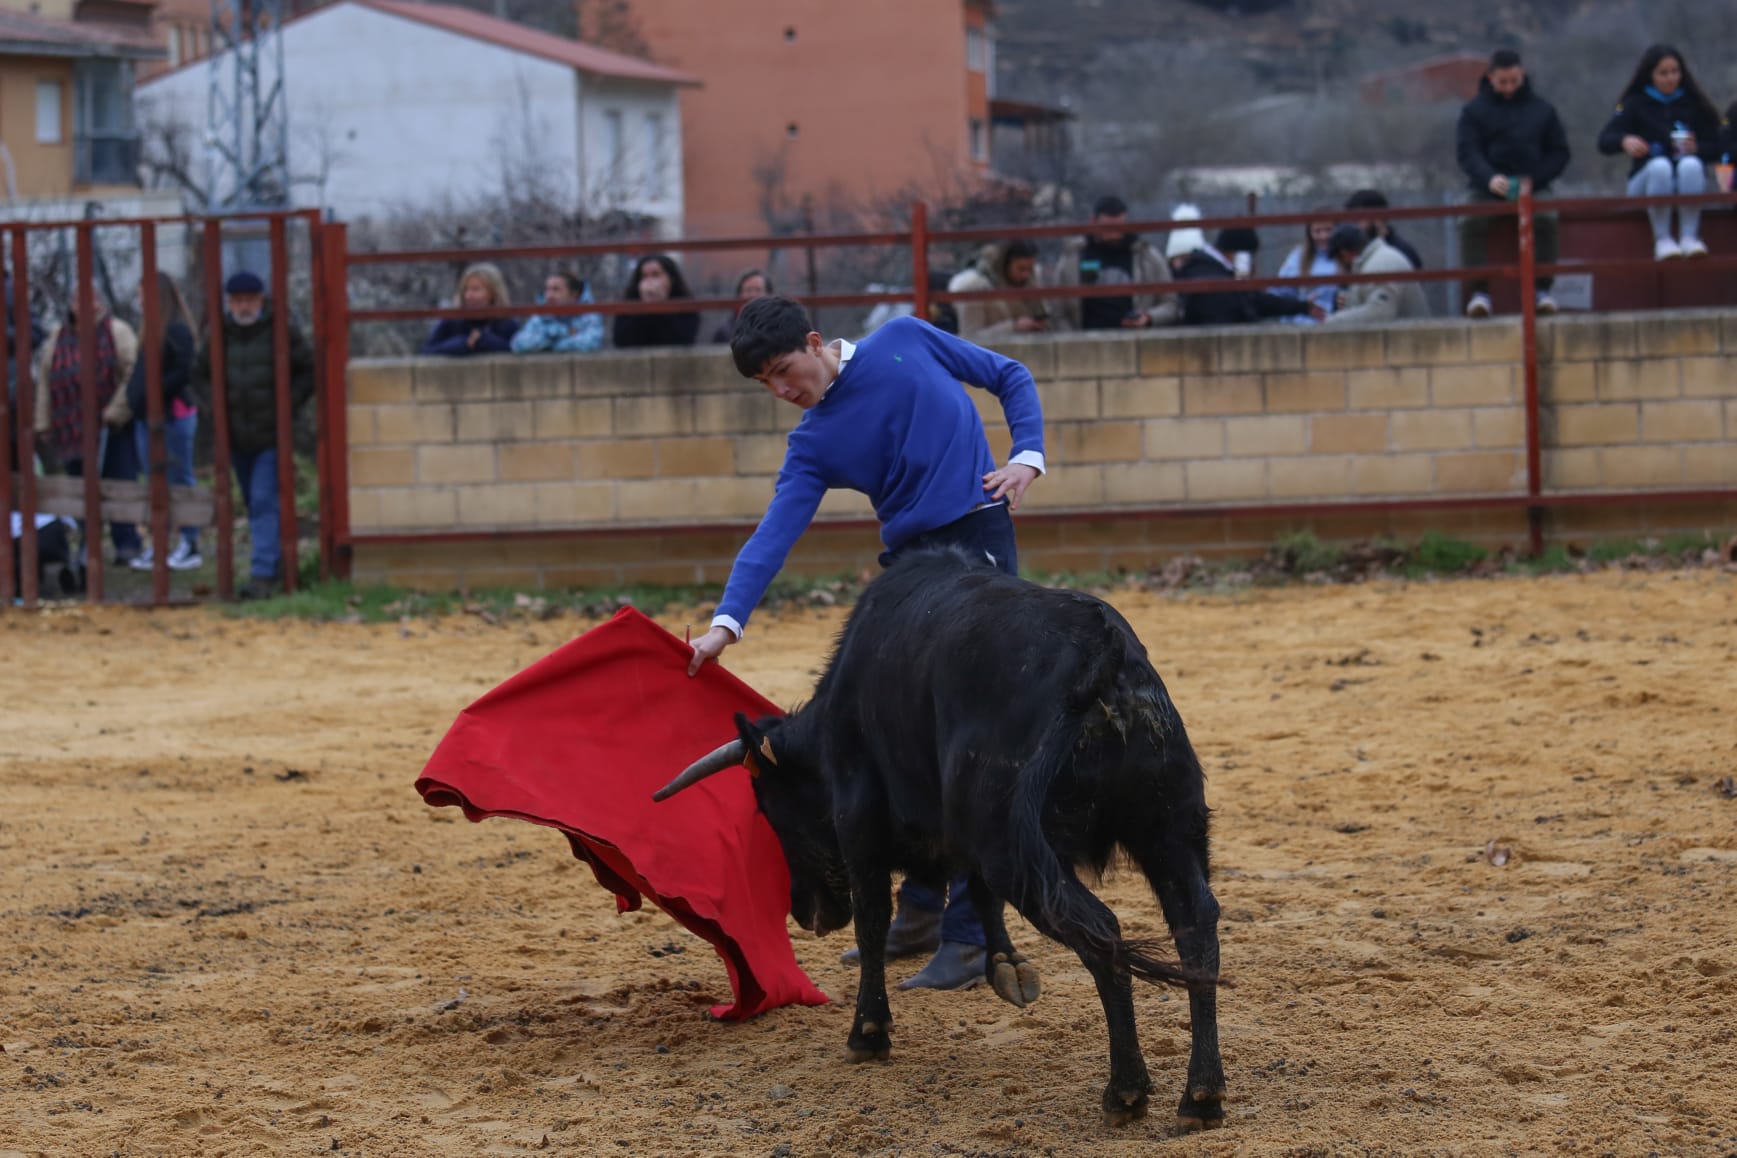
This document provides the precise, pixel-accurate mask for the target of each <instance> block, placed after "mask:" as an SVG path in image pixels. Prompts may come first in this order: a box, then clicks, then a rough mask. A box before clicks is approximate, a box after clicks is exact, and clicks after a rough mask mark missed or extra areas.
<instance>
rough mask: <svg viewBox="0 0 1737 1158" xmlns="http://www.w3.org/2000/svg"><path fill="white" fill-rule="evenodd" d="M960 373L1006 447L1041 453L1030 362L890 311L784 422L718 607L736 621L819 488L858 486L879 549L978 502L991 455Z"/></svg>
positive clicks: (767, 578) (799, 528) (802, 525)
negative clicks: (772, 477)
mask: <svg viewBox="0 0 1737 1158" xmlns="http://www.w3.org/2000/svg"><path fill="white" fill-rule="evenodd" d="M961 382H965V383H969V384H970V385H973V386H980V387H982V388H983V389H985V390H988V391H989V392H990V393H991V394H993V395H995V396H996V397H997V398H998V399H1000V400H1001V408H1002V410H1003V412H1004V413H1005V414H1006V415H1007V424H1008V426H1009V427H1010V428H1011V429H1012V432H1013V454H1014V455H1016V456H1017V455H1019V454H1021V453H1024V452H1028V451H1029V452H1034V453H1036V454H1039V455H1041V454H1042V453H1043V407H1042V406H1041V404H1040V403H1039V402H1038V397H1037V384H1036V383H1035V382H1034V381H1033V380H1032V377H1031V371H1029V370H1027V369H1026V368H1025V367H1024V366H1022V365H1020V364H1019V363H1018V362H1015V361H1014V360H1013V359H1011V358H1007V357H1004V356H1002V355H1000V354H997V353H994V352H993V351H990V350H985V349H983V348H982V347H981V346H975V345H973V344H971V343H970V342H967V341H964V340H963V339H960V338H956V337H953V336H952V335H951V334H946V333H943V332H941V331H940V330H938V329H936V328H935V327H934V326H931V325H929V323H927V322H923V321H918V320H917V319H915V318H895V319H893V320H892V321H890V322H888V323H887V324H886V325H884V326H882V327H881V328H880V329H878V330H876V331H875V332H874V333H873V334H871V335H869V336H868V337H866V338H864V339H863V340H862V341H861V342H859V343H857V346H856V350H855V352H854V353H853V354H852V355H851V358H850V360H849V361H848V362H846V363H845V365H844V367H843V369H841V370H840V371H839V375H838V378H837V379H836V380H835V381H834V382H833V384H832V386H831V388H830V389H829V390H828V391H827V393H826V397H824V398H823V399H821V401H820V402H819V404H817V405H816V406H814V407H812V408H811V409H809V410H808V411H806V412H804V414H803V415H802V420H801V421H800V422H798V423H797V424H796V429H795V430H792V431H791V432H790V440H789V449H788V450H787V451H786V452H785V455H784V466H783V468H782V469H781V470H780V471H779V472H778V483H777V489H776V490H775V492H774V493H773V496H772V503H771V505H770V506H769V507H768V508H767V509H766V515H765V517H764V518H762V519H761V520H760V525H759V526H758V527H756V528H755V529H754V534H753V535H752V536H751V537H750V538H749V539H748V542H747V544H746V545H745V546H743V548H742V550H741V552H740V553H739V554H738V555H737V556H736V563H735V566H734V567H732V568H731V569H730V579H729V582H728V583H727V584H725V586H724V597H723V599H722V600H721V601H720V602H719V603H718V616H719V617H720V618H723V617H728V618H729V619H732V620H734V621H735V622H736V624H738V625H741V624H745V623H747V622H748V616H749V615H750V614H751V613H752V612H753V610H754V607H755V606H756V605H757V604H758V603H759V602H760V598H761V596H763V595H764V594H765V593H766V587H767V585H768V584H770V583H771V582H772V578H773V576H775V575H777V574H778V571H779V569H780V568H781V567H783V566H784V560H785V557H786V556H788V555H789V554H790V549H791V548H792V547H793V546H795V545H796V540H797V539H799V538H801V536H802V532H803V531H805V530H807V529H808V524H809V523H810V522H812V521H813V519H814V513H815V511H816V510H817V509H819V507H820V500H821V498H822V497H823V496H824V495H825V494H826V492H827V491H828V490H831V489H834V488H844V489H848V490H853V491H860V492H861V493H863V494H865V495H867V496H868V497H869V500H870V501H871V502H872V503H873V504H874V509H875V516H876V517H877V518H879V519H880V522H881V541H882V542H883V543H885V544H886V547H887V549H888V550H889V551H896V550H897V549H898V548H899V547H900V546H901V545H903V544H904V543H907V542H909V541H910V540H911V539H913V538H915V537H916V536H917V535H920V534H922V533H923V532H925V531H932V530H934V529H935V528H936V527H941V526H945V525H946V524H948V523H951V522H953V521H954V520H955V519H961V518H964V517H965V516H966V515H968V514H970V513H971V511H973V510H974V509H976V508H977V507H979V506H981V505H983V503H984V502H985V501H986V499H987V495H986V494H985V492H984V490H983V476H984V475H986V474H988V473H989V472H990V471H992V470H994V469H995V467H996V464H995V459H994V458H993V456H992V455H991V454H990V452H989V441H988V439H987V437H986V436H985V435H984V433H983V421H982V419H980V418H979V417H978V416H977V407H976V405H975V404H974V403H973V402H972V401H971V397H970V395H968V394H966V393H965V391H964V390H962V389H960V386H959V384H960V383H961Z"/></svg>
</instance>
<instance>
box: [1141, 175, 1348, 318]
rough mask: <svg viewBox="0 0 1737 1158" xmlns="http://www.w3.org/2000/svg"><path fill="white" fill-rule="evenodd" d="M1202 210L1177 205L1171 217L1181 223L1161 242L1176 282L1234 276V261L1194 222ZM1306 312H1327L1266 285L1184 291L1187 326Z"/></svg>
mask: <svg viewBox="0 0 1737 1158" xmlns="http://www.w3.org/2000/svg"><path fill="white" fill-rule="evenodd" d="M1199 217H1200V212H1199V210H1197V209H1195V208H1194V207H1193V206H1192V205H1183V206H1180V207H1179V208H1178V209H1177V210H1176V213H1175V214H1174V215H1173V218H1172V219H1173V220H1175V221H1177V222H1181V223H1182V224H1180V225H1178V227H1177V228H1175V229H1172V230H1171V231H1170V236H1169V237H1168V238H1167V239H1166V240H1165V243H1164V256H1165V258H1166V259H1167V260H1168V261H1169V262H1170V269H1171V271H1172V272H1173V274H1174V275H1175V278H1176V280H1177V281H1178V282H1190V281H1229V280H1231V279H1232V278H1234V277H1235V276H1236V270H1235V268H1234V266H1233V265H1232V263H1231V262H1230V261H1229V260H1227V259H1226V258H1225V256H1224V255H1223V254H1222V253H1221V252H1219V251H1218V250H1217V249H1215V248H1213V247H1212V246H1210V245H1207V244H1206V234H1205V233H1203V232H1202V231H1201V230H1200V228H1199V227H1198V226H1194V225H1190V224H1187V222H1189V221H1191V220H1199ZM1298 314H1308V315H1310V316H1312V317H1313V318H1314V319H1315V320H1316V321H1320V320H1322V319H1323V318H1324V317H1325V316H1326V314H1325V313H1324V312H1323V311H1322V310H1321V308H1320V307H1319V306H1317V305H1314V304H1313V303H1311V302H1310V301H1309V300H1308V299H1307V298H1292V297H1285V296H1283V295H1281V294H1274V293H1267V292H1266V291H1264V290H1220V291H1217V292H1214V293H1204V294H1201V293H1189V292H1187V291H1186V290H1184V291H1183V293H1182V324H1183V325H1186V326H1240V325H1246V324H1247V323H1250V322H1261V321H1265V320H1266V319H1268V318H1288V317H1295V316H1297V315H1298Z"/></svg>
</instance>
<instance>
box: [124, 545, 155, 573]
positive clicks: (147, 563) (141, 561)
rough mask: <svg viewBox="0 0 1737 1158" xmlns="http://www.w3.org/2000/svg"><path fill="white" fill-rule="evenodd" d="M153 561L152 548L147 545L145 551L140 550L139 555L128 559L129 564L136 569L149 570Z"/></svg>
mask: <svg viewBox="0 0 1737 1158" xmlns="http://www.w3.org/2000/svg"><path fill="white" fill-rule="evenodd" d="M151 562H152V560H151V548H149V547H146V548H145V549H144V550H143V551H140V552H139V553H138V554H137V555H134V556H133V557H132V558H131V559H129V560H128V561H127V566H129V567H131V568H132V569H133V570H135V571H149V570H150V569H151Z"/></svg>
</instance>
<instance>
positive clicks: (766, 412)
mask: <svg viewBox="0 0 1737 1158" xmlns="http://www.w3.org/2000/svg"><path fill="white" fill-rule="evenodd" d="M1000 348H1001V349H1002V350H1003V351H1004V352H1006V353H1007V354H1009V355H1011V356H1013V357H1015V358H1018V359H1020V360H1021V361H1023V362H1024V363H1025V364H1026V365H1027V366H1029V367H1030V369H1031V370H1032V373H1033V375H1034V376H1035V377H1036V379H1037V381H1038V388H1039V392H1040V395H1041V397H1042V399H1043V404H1044V411H1045V419H1046V437H1047V441H1048V452H1049V459H1050V468H1051V469H1050V472H1049V475H1048V476H1047V477H1046V478H1044V479H1043V480H1041V481H1040V482H1039V483H1038V484H1036V485H1035V486H1034V487H1033V489H1032V490H1031V492H1030V494H1029V497H1028V503H1027V506H1026V507H1025V508H1024V509H1022V511H1021V516H1020V519H1021V521H1020V541H1021V550H1022V562H1023V563H1024V564H1025V565H1026V566H1028V567H1031V568H1034V569H1037V570H1043V571H1059V570H1072V571H1099V570H1105V569H1112V568H1117V567H1128V568H1136V567H1149V566H1153V565H1157V564H1161V563H1162V562H1163V561H1164V560H1165V559H1166V558H1168V557H1170V556H1172V555H1174V554H1177V553H1179V552H1182V551H1185V550H1186V551H1200V552H1206V553H1213V552H1227V551H1237V550H1247V549H1251V548H1259V547H1261V546H1264V545H1266V544H1267V543H1269V542H1271V540H1272V539H1273V538H1274V537H1275V536H1276V535H1278V534H1280V533H1283V531H1285V530H1286V529H1293V528H1297V527H1303V526H1308V527H1312V528H1313V529H1315V530H1316V531H1317V533H1320V534H1322V535H1323V536H1324V537H1339V538H1348V537H1362V536H1366V535H1371V534H1380V533H1398V534H1408V533H1416V532H1417V531H1420V530H1423V529H1429V528H1434V529H1439V530H1443V531H1446V532H1449V533H1454V534H1459V535H1464V536H1468V537H1474V538H1481V539H1486V540H1492V541H1515V540H1516V539H1517V538H1518V537H1519V536H1521V535H1523V532H1524V525H1525V524H1524V517H1523V515H1522V514H1520V513H1518V512H1516V511H1512V510H1495V511H1464V512H1441V511H1434V512H1423V513H1417V514H1404V513H1400V514H1386V513H1382V514H1367V513H1355V512H1349V511H1346V512H1327V513H1323V514H1321V515H1315V516H1309V517H1301V516H1280V515H1266V516H1262V517H1253V516H1249V515H1240V516H1233V515H1229V514H1225V515H1219V514H1216V513H1214V511H1213V508H1214V507H1228V506H1232V505H1236V506H1250V505H1256V506H1284V505H1289V504H1298V503H1311V502H1333V501H1340V502H1343V501H1356V500H1364V501H1367V500H1375V499H1389V498H1396V499H1417V498H1441V497H1449V496H1476V495H1503V494H1514V493H1522V492H1523V491H1524V489H1525V485H1526V452H1525V416H1524V406H1523V394H1524V387H1523V375H1522V370H1521V361H1522V351H1521V333H1520V327H1519V324H1518V322H1517V321H1507V322H1493V323H1483V324H1478V325H1473V324H1468V323H1463V322H1460V321H1457V320H1454V321H1442V322H1430V323H1414V324H1408V325H1398V326H1388V327H1370V328H1346V329H1338V328H1313V327H1292V326H1282V325H1269V326H1260V327H1246V328H1241V329H1235V330H1212V331H1169V332H1159V333H1154V334H1147V335H1135V334H1126V335H1124V334H1111V335H1105V336H1097V335H1069V336H1062V337H1057V338H1040V339H1028V340H1020V341H1009V342H1007V343H1004V344H1003V345H1002V346H1001V347H1000ZM1539 357H1540V391H1541V400H1542V403H1543V406H1544V409H1543V425H1542V432H1543V440H1544V446H1545V453H1544V465H1545V486H1546V488H1547V489H1549V490H1569V491H1576V492H1599V491H1618V490H1631V489H1661V490H1681V489H1693V488H1700V487H1714V486H1722V485H1737V453H1734V452H1737V313H1730V314H1726V313H1722V312H1720V313H1697V314H1677V315H1645V316H1639V317H1630V316H1593V317H1577V318H1562V319H1555V320H1552V321H1550V322H1548V323H1546V324H1544V325H1542V326H1541V327H1540V331H1539ZM349 391H350V394H349V408H348V417H349V436H350V452H349V454H350V458H349V463H350V522H351V528H352V531H353V533H354V534H355V535H356V536H357V537H358V539H360V540H363V541H361V542H358V543H357V545H356V548H355V556H354V558H355V573H356V575H357V577H358V578H360V579H383V580H390V581H393V582H408V583H415V584H420V585H425V586H454V585H460V584H463V585H470V586H484V585H489V584H501V585H506V584H512V585H536V584H548V585H572V584H583V585H592V584H603V583H617V582H629V581H639V582H671V583H691V582H698V581H718V580H721V579H722V578H723V576H724V574H725V573H726V572H727V570H728V567H729V563H730V560H731V559H732V558H733V556H734V553H735V550H736V548H737V547H738V546H739V545H740V543H741V542H742V540H743V538H745V536H746V534H747V531H748V530H749V529H751V527H752V526H753V523H754V522H755V520H756V519H757V518H758V517H759V515H760V514H761V512H762V511H764V509H765V506H766V503H767V501H768V500H769V499H770V497H771V494H772V485H773V479H774V477H775V475H776V472H777V469H778V466H779V463H780V462H781V461H782V457H783V451H784V436H785V433H786V432H787V431H788V430H789V428H790V427H791V426H793V425H794V424H795V421H796V419H797V418H798V417H799V412H798V411H796V410H795V409H794V408H792V407H790V406H788V405H786V404H784V403H781V402H779V401H777V400H776V399H774V398H772V397H770V396H769V395H768V394H766V393H765V392H764V391H763V390H761V389H760V388H759V387H758V386H757V385H756V384H754V383H752V382H747V381H745V380H743V379H741V378H740V377H738V376H737V375H736V373H735V370H734V368H733V367H732V365H731V364H730V362H729V359H728V355H727V353H726V352H725V351H724V350H722V349H721V348H717V347H711V348H699V349H694V350H677V351H656V352H650V353H645V352H623V353H608V354H600V355H592V356H588V357H573V358H564V357H521V358H479V359H467V360H450V359H442V360H431V359H411V360H397V361H361V362H356V363H353V364H352V366H351V368H350V374H349ZM972 393H973V396H974V397H975V398H976V400H977V403H978V407H979V409H980V411H981V412H982V414H983V416H984V420H985V426H986V428H987V429H988V431H989V435H990V442H991V445H992V447H993V448H994V450H995V453H996V455H997V456H998V457H1003V458H1004V457H1005V455H1006V454H1007V451H1008V442H1009V436H1008V434H1007V431H1006V428H1005V426H1004V425H1003V422H1002V419H1001V415H1000V411H999V406H998V404H997V403H996V401H995V399H994V398H992V397H990V396H989V395H987V394H986V393H984V392H982V391H973V392H972ZM1183 506H1186V507H1188V508H1190V509H1191V513H1190V514H1189V515H1188V516H1187V517H1184V518H1166V517H1153V516H1154V514H1158V515H1163V514H1164V512H1166V511H1171V510H1174V509H1175V508H1178V507H1183ZM1730 516H1731V508H1730V507H1728V506H1724V505H1714V506H1712V507H1710V508H1707V509H1699V508H1697V509H1695V510H1687V511H1685V510H1677V511H1674V512H1665V513H1660V512H1657V511H1655V512H1653V513H1652V514H1651V515H1647V514H1645V513H1643V512H1640V511H1639V510H1638V509H1634V508H1624V507H1617V508H1611V509H1606V508H1599V509H1597V510H1590V509H1589V510H1585V511H1574V512H1567V513H1561V514H1557V515H1554V516H1552V517H1553V519H1555V520H1556V521H1557V523H1558V525H1559V526H1560V527H1561V529H1562V530H1563V531H1564V532H1566V533H1579V532H1580V531H1582V530H1586V531H1589V532H1593V531H1604V530H1608V531H1612V532H1623V533H1637V532H1643V531H1647V530H1653V529H1657V528H1658V526H1659V525H1662V524H1660V523H1659V520H1660V519H1661V518H1662V519H1665V520H1666V521H1667V522H1668V523H1669V525H1684V524H1689V525H1703V524H1706V525H1726V524H1727V523H1728V522H1729V521H1730ZM820 520H821V522H820V525H819V526H818V527H817V529H816V531H814V532H811V533H810V535H809V536H808V537H807V539H805V540H804V543H803V544H802V546H801V547H800V548H799V551H798V555H797V556H796V557H795V558H794V559H793V560H792V565H793V566H794V567H795V568H797V569H799V570H806V571H809V572H820V573H826V572H832V573H836V572H840V571H846V570H853V569H856V568H859V567H865V566H871V565H872V564H873V560H874V557H875V554H876V551H877V550H878V543H877V539H876V535H875V531H874V522H873V513H872V511H871V510H870V508H869V506H868V503H867V501H866V500H865V499H863V498H862V497H861V496H858V495H854V494H836V493H835V494H833V495H830V496H829V497H828V499H827V501H826V503H825V504H824V505H823V506H822V509H821V515H820ZM1649 520H1650V521H1649ZM451 532H481V533H484V534H487V535H491V536H493V537H492V538H489V539H487V540H484V541H473V542H438V543H437V542H428V541H424V542H416V541H413V539H406V540H403V541H396V542H390V543H388V542H376V543H369V542H367V541H366V539H367V537H368V536H373V535H390V536H399V537H404V536H411V537H414V536H440V535H446V534H449V533H451Z"/></svg>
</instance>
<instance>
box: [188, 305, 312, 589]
mask: <svg viewBox="0 0 1737 1158" xmlns="http://www.w3.org/2000/svg"><path fill="white" fill-rule="evenodd" d="M289 361H290V380H289V391H290V405H291V408H292V410H295V409H300V408H301V407H303V406H305V405H306V404H307V402H308V400H309V399H310V398H312V397H313V394H314V355H313V351H312V350H311V349H310V348H309V346H308V342H307V339H306V338H304V337H303V336H302V332H301V330H299V329H298V328H297V327H296V324H295V323H294V322H293V321H292V322H291V323H290V325H289ZM276 371H277V367H276V362H275V359H274V355H273V353H272V320H271V303H268V302H267V301H266V297H265V283H264V282H263V281H261V280H260V279H259V275H257V274H253V273H248V272H246V271H243V272H241V273H237V274H234V275H232V276H231V277H230V279H229V280H228V281H227V282H225V283H224V286H223V384H224V391H223V395H224V398H225V400H226V401H227V402H228V406H229V462H230V466H231V467H232V468H233V470H234V474H235V482H236V485H237V486H238V487H239V488H240V489H241V496H242V499H243V501H244V502H246V503H247V528H248V532H249V534H250V536H251V537H252V539H253V559H252V566H251V571H250V573H251V575H252V580H251V581H250V582H249V583H248V584H247V585H246V586H245V587H243V588H242V590H241V595H242V597H243V598H252V599H257V598H262V597H264V596H266V595H268V594H270V593H271V589H272V586H273V584H274V583H276V582H277V580H278V578H279V577H280V575H279V573H280V570H281V567H282V565H283V558H282V550H281V549H280V547H279V546H278V509H277V507H278V488H277V393H276V390H277V372H276ZM193 385H194V388H195V389H196V390H199V391H200V392H201V393H208V392H209V391H210V388H211V344H210V343H209V342H207V343H206V344H205V345H204V346H203V347H202V348H201V349H200V351H199V359H198V362H197V363H196V364H195V365H194V367H193ZM289 565H290V566H294V565H295V561H294V560H293V559H292V560H290V561H289Z"/></svg>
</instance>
